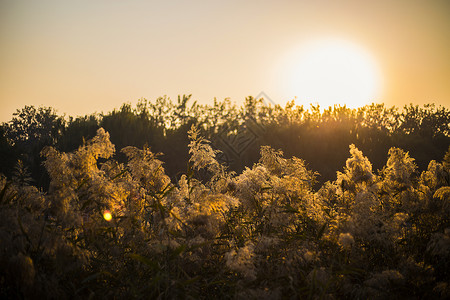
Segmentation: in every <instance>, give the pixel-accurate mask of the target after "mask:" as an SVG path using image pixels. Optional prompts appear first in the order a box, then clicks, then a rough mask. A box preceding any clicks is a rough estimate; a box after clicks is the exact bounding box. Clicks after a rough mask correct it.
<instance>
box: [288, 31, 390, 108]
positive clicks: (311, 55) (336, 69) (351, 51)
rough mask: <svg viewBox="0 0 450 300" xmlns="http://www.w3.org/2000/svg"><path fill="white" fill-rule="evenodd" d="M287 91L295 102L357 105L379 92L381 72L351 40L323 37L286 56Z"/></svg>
mask: <svg viewBox="0 0 450 300" xmlns="http://www.w3.org/2000/svg"><path fill="white" fill-rule="evenodd" d="M289 60H290V62H291V63H290V67H289V69H290V71H289V74H288V75H287V76H288V78H289V79H288V84H289V86H288V89H289V90H290V91H289V93H290V94H291V95H292V94H293V95H294V96H295V97H297V99H298V100H297V101H298V102H300V103H299V104H306V103H314V104H319V105H320V106H321V107H322V108H328V107H329V106H332V105H334V104H340V105H346V106H347V107H352V108H355V107H360V106H363V105H365V104H368V103H371V102H375V101H376V100H378V98H379V97H380V93H381V74H380V71H379V68H378V66H377V64H376V62H375V60H374V59H373V58H372V57H371V55H370V54H369V53H368V52H367V51H365V50H364V49H363V48H360V47H359V46H358V45H355V44H353V43H350V42H347V41H343V40H337V39H326V40H316V41H314V42H311V43H309V44H307V45H305V46H303V47H301V49H298V50H296V51H295V53H294V54H292V55H291V56H290V58H289Z"/></svg>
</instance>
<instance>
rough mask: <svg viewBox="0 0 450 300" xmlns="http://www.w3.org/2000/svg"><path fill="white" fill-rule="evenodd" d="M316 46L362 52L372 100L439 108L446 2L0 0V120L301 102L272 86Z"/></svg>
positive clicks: (447, 73)
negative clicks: (326, 43) (148, 106)
mask: <svg viewBox="0 0 450 300" xmlns="http://www.w3.org/2000/svg"><path fill="white" fill-rule="evenodd" d="M322 37H324V38H329V37H331V38H338V39H342V40H346V41H349V42H351V43H353V44H356V45H358V46H359V47H360V48H362V49H364V50H365V51H366V52H367V53H370V56H371V57H372V58H373V59H374V61H376V63H377V66H378V68H379V70H380V74H382V83H383V84H382V88H381V90H380V94H379V99H377V101H379V102H385V103H386V104H387V105H389V106H391V105H400V106H402V105H404V104H407V103H410V102H412V103H414V104H423V103H431V102H433V103H436V104H438V105H444V106H446V107H447V108H449V107H450V1H448V0H429V1H426V0H423V1H417V0H396V1H381V0H378V1H360V0H353V1H337V0H329V1H325V0H317V1H283V0H281V1H280V0H278V1H261V0H260V1H242V0H241V1H234V0H232V1H223V0H222V1H133V0H128V1H119V0H107V1H106V0H105V1H99V0H89V1H81V0H77V1H69V0H40V1H31V0H30V1H22V0H0V46H1V47H0V108H1V110H0V121H8V120H10V119H11V116H12V113H13V112H14V111H15V110H16V109H18V108H21V107H23V106H24V105H35V106H39V105H44V106H51V107H54V108H56V109H57V110H58V112H59V113H60V114H63V113H67V114H69V115H84V114H90V113H93V112H95V111H97V112H102V111H103V112H107V111H110V110H112V109H113V108H118V107H120V105H121V104H122V103H124V102H131V103H132V104H134V103H136V101H137V99H139V98H142V97H143V98H147V99H149V100H151V101H154V100H155V99H156V98H157V97H159V96H163V95H168V96H169V97H171V98H172V99H176V96H177V95H178V94H193V98H194V99H195V100H198V101H199V102H200V103H212V100H213V99H214V97H217V98H218V99H223V98H225V97H230V98H231V99H232V100H234V101H236V102H237V103H241V102H242V101H243V99H244V98H245V97H246V96H248V95H253V96H256V95H258V93H260V92H261V91H264V92H265V93H266V94H267V95H269V96H270V97H271V98H272V100H274V101H276V102H279V103H284V102H286V101H287V100H291V99H292V98H293V97H294V96H299V99H301V95H292V94H290V93H291V92H288V91H287V90H286V86H285V84H284V82H290V81H292V78H290V77H289V76H291V75H289V74H290V73H289V71H288V69H289V66H290V61H291V60H292V65H295V63H296V61H295V60H296V59H297V58H296V57H295V55H293V54H292V53H295V51H296V49H299V46H301V45H302V44H304V43H307V42H308V41H310V40H314V39H317V38H322ZM286 58H289V59H288V60H286ZM298 59H299V60H300V59H301V57H298ZM343 72H344V71H343ZM299 99H297V100H299ZM297 102H300V103H298V104H305V103H301V100H299V101H297Z"/></svg>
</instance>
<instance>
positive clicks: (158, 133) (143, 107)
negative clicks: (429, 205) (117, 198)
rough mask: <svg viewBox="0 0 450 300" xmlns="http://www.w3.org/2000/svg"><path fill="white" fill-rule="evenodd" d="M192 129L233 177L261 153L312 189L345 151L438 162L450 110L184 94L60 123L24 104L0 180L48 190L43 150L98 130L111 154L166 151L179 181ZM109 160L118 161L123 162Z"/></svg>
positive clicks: (45, 110)
mask: <svg viewBox="0 0 450 300" xmlns="http://www.w3.org/2000/svg"><path fill="white" fill-rule="evenodd" d="M193 124H195V125H196V126H197V127H198V128H199V130H200V132H201V134H202V136H204V137H205V138H206V139H208V140H210V141H211V142H212V147H213V148H214V149H215V150H219V151H220V152H219V153H218V156H217V157H218V160H219V161H220V162H222V163H224V164H225V165H227V166H228V168H229V169H230V170H233V171H236V172H240V171H242V170H243V169H244V168H245V166H250V165H252V164H253V163H255V162H257V159H258V157H259V151H260V147H261V146H263V145H268V146H271V147H273V148H274V149H281V150H283V151H284V153H285V154H286V155H287V156H296V157H300V158H302V159H304V160H305V161H306V162H308V167H309V168H310V169H312V170H314V171H316V172H317V173H318V174H319V176H318V182H319V183H323V182H325V181H327V180H331V179H333V178H334V177H335V175H336V171H338V170H340V168H341V166H342V165H343V164H344V163H345V160H346V158H347V155H348V145H350V144H354V145H356V147H358V149H361V150H362V151H363V152H364V153H365V155H367V157H368V158H369V159H370V161H371V162H372V164H373V166H374V168H376V169H379V168H381V167H382V166H384V165H385V163H386V154H387V152H388V150H389V149H390V148H391V147H398V148H401V149H404V150H406V151H408V152H409V153H410V155H411V156H412V157H414V158H415V160H416V164H417V165H418V167H419V170H425V169H426V167H427V165H428V162H429V161H430V160H440V159H441V158H442V157H443V156H444V154H445V152H446V151H447V149H448V147H449V144H450V125H449V124H450V111H449V110H448V109H447V108H445V107H436V106H435V105H433V104H427V105H424V106H423V107H419V106H417V105H412V104H410V105H409V106H405V107H403V108H402V109H400V108H397V107H386V106H385V105H384V104H371V105H366V106H364V107H361V108H358V109H350V108H347V107H345V106H334V107H329V108H328V109H325V110H321V109H320V107H319V106H313V105H312V106H310V107H309V108H306V107H304V106H301V105H295V104H294V102H293V101H292V102H289V103H288V104H287V105H286V106H285V107H281V106H280V105H275V106H273V105H267V103H266V102H265V101H264V99H256V98H254V97H247V98H246V99H245V101H244V103H243V105H241V106H238V105H236V104H235V103H233V102H232V101H231V100H229V99H224V100H222V101H219V100H216V99H215V100H214V103H213V104H211V105H202V104H198V103H197V102H193V101H192V100H191V95H183V96H179V97H178V99H177V100H176V101H172V100H171V99H170V98H168V97H160V98H158V99H156V101H154V102H149V101H147V100H146V99H140V100H139V101H138V103H137V104H136V105H135V106H132V105H131V104H129V103H125V104H123V105H122V106H121V107H120V108H119V109H114V110H113V111H111V112H108V113H101V114H95V113H94V114H91V115H86V116H82V117H72V116H68V117H66V116H64V115H59V114H58V113H57V112H56V111H55V110H54V109H53V108H51V107H34V106H25V107H23V108H21V109H18V110H17V111H16V113H14V115H13V116H12V119H11V120H10V121H9V122H5V123H3V124H1V126H0V132H1V133H2V134H1V137H0V159H1V161H2V163H1V165H0V172H1V173H4V174H5V175H6V176H8V177H11V176H12V175H13V173H17V172H19V173H20V172H24V170H21V169H26V170H27V172H29V173H30V176H31V178H32V180H33V181H34V184H36V185H37V186H39V187H41V188H43V189H44V190H46V189H47V188H48V184H49V179H48V175H47V174H46V172H45V170H44V168H43V166H42V161H43V160H42V157H41V154H40V153H41V151H42V149H43V148H44V147H45V146H53V147H55V148H56V149H58V150H59V151H65V152H68V151H73V150H75V149H77V148H78V147H79V146H80V145H83V144H84V143H85V141H86V140H89V139H91V138H92V137H94V136H95V134H96V132H97V130H98V129H99V128H104V129H105V130H106V131H107V132H109V133H110V136H111V141H112V143H113V144H115V145H116V148H117V149H121V148H123V147H125V146H135V147H138V148H142V147H143V146H149V147H151V149H152V151H153V152H155V153H164V155H163V157H162V160H163V161H164V162H165V164H164V167H165V170H166V172H167V174H168V175H169V176H170V177H171V178H177V177H179V176H180V174H181V172H182V171H185V170H186V166H187V164H188V160H189V156H188V152H187V150H188V144H189V140H188V135H187V132H188V130H189V129H190V128H191V125H193ZM116 156H117V157H116V159H118V161H121V162H123V161H125V155H124V154H121V153H120V152H118V154H116Z"/></svg>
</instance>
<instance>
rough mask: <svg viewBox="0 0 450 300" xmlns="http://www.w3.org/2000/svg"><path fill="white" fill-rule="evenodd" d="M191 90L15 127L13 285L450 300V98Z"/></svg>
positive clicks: (11, 148) (8, 220) (28, 120)
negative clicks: (297, 96)
mask: <svg viewBox="0 0 450 300" xmlns="http://www.w3.org/2000/svg"><path fill="white" fill-rule="evenodd" d="M188 103H189V96H183V97H180V98H179V99H178V101H177V102H175V103H173V102H172V101H170V99H167V98H159V99H158V100H157V101H156V102H155V103H154V104H152V103H150V102H148V101H145V100H141V101H140V102H139V103H138V105H137V106H136V107H135V108H133V107H131V105H129V104H124V105H123V106H122V107H121V108H120V109H118V110H115V111H113V112H110V113H107V114H92V115H90V116H85V117H77V118H69V119H67V118H66V117H64V116H59V115H57V114H56V112H55V111H54V110H52V109H51V108H42V107H41V108H34V107H25V108H23V109H22V110H18V111H17V113H16V114H15V116H14V117H13V119H12V120H11V121H10V122H7V123H3V124H2V126H1V131H2V139H1V141H0V150H1V151H0V154H1V158H2V164H1V172H3V173H4V174H5V175H2V176H1V179H0V244H1V245H2V247H1V250H0V264H1V265H2V266H3V267H2V268H0V282H1V285H0V286H1V287H0V296H1V297H2V298H12V299H16V298H17V299H21V298H26V299H30V298H33V299H34V298H49V299H87V298H89V299H98V298H100V299H102V298H108V299H111V298H113V299H114V298H117V299H123V298H126V299H142V298H144V299H213V298H219V299H401V298H409V299H416V298H417V299H428V298H429V299H447V298H449V297H450V285H449V282H450V273H449V270H450V186H449V185H450V147H449V144H450V143H449V141H450V127H449V124H450V112H449V111H448V110H447V109H446V108H442V107H439V108H436V107H435V106H434V105H427V106H424V107H423V108H420V107H418V106H413V105H410V106H406V107H404V108H403V109H398V108H395V107H393V108H386V107H385V106H384V105H381V104H372V105H368V106H365V107H363V108H360V109H348V108H346V107H340V106H335V107H333V108H329V109H325V110H320V109H319V107H314V106H312V107H311V108H309V109H305V108H304V107H302V106H296V105H294V103H290V104H288V105H287V106H286V107H284V108H282V107H280V106H275V107H273V106H269V105H266V104H265V103H264V102H263V100H261V99H254V98H251V97H249V98H247V99H246V101H245V103H244V105H242V106H236V105H235V104H233V103H231V102H230V101H228V100H225V101H222V102H220V101H215V103H214V105H212V106H203V105H198V104H196V103H193V104H191V105H190V104H188Z"/></svg>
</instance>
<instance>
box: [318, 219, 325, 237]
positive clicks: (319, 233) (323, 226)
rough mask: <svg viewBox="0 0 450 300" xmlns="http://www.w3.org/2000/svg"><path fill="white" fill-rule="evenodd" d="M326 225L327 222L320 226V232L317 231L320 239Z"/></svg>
mask: <svg viewBox="0 0 450 300" xmlns="http://www.w3.org/2000/svg"><path fill="white" fill-rule="evenodd" d="M326 227H327V223H325V224H323V225H322V227H320V229H319V232H317V238H318V239H320V238H321V237H322V235H323V233H324V231H325V228H326Z"/></svg>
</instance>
